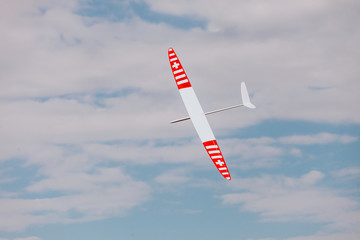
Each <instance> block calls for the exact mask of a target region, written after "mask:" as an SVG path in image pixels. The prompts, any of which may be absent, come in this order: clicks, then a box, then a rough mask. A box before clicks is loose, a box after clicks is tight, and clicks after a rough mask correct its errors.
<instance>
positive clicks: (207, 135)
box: [168, 48, 255, 180]
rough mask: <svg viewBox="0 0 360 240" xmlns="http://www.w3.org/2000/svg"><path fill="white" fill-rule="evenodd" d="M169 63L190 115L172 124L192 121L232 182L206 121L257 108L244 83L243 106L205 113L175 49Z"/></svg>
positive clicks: (211, 155)
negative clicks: (225, 113) (214, 115)
mask: <svg viewBox="0 0 360 240" xmlns="http://www.w3.org/2000/svg"><path fill="white" fill-rule="evenodd" d="M168 56H169V62H170V67H171V70H172V73H173V75H174V78H175V82H176V85H177V87H178V89H179V92H180V95H181V98H182V100H183V102H184V104H185V107H186V110H187V112H188V114H189V117H185V118H180V119H177V120H174V121H171V122H170V123H177V122H181V121H185V120H189V119H191V121H192V123H193V125H194V127H195V130H196V132H197V134H198V135H199V137H200V140H201V142H202V143H203V145H204V147H205V150H206V151H207V153H208V154H209V156H210V158H211V160H212V161H213V163H214V165H215V166H216V168H217V169H218V170H219V172H220V174H221V175H222V176H223V177H224V178H225V179H227V180H231V176H230V173H229V170H228V167H227V165H226V163H225V160H224V157H223V155H222V153H221V150H220V147H219V145H218V143H217V141H216V139H215V136H214V134H213V131H212V130H211V127H210V125H209V122H208V121H207V119H206V116H205V115H208V114H212V113H217V112H221V111H225V110H229V109H233V108H237V107H241V106H245V107H248V108H255V105H253V104H252V103H251V102H250V98H249V94H248V92H247V89H246V85H245V83H244V82H242V83H241V96H242V101H243V104H239V105H234V106H231V107H226V108H222V109H218V110H215V111H211V112H207V113H204V111H203V109H202V107H201V105H200V102H199V100H198V98H197V97H196V94H195V92H194V90H193V88H192V86H191V84H190V81H189V79H188V77H187V75H186V73H185V70H184V68H183V67H182V65H181V63H180V60H179V58H178V56H177V55H176V53H175V51H174V49H173V48H169V50H168Z"/></svg>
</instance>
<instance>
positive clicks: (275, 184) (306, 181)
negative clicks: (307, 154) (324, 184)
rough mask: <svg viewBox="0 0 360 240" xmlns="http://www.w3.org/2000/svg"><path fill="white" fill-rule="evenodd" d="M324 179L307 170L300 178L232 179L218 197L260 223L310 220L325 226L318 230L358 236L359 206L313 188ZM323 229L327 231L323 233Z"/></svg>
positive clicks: (316, 172)
mask: <svg viewBox="0 0 360 240" xmlns="http://www.w3.org/2000/svg"><path fill="white" fill-rule="evenodd" d="M323 177H324V174H323V173H321V172H319V171H311V172H309V173H307V174H305V175H303V176H301V177H300V178H289V177H283V176H264V177H260V178H246V179H235V180H234V181H233V182H232V183H231V184H232V188H233V190H235V191H236V190H237V191H239V190H241V191H240V192H235V193H231V194H224V195H222V200H223V203H224V204H230V205H238V206H239V209H240V210H241V211H250V212H256V213H259V214H260V217H261V220H262V221H280V222H292V221H311V222H318V223H323V224H325V226H326V228H324V229H323V230H322V231H325V232H327V233H329V232H332V231H334V230H335V231H340V232H341V233H344V234H345V233H346V234H349V233H351V234H356V235H357V236H359V234H360V233H359V232H358V229H357V226H358V224H359V216H360V211H359V203H358V202H356V201H354V200H352V199H350V198H346V197H343V196H339V194H338V193H337V192H335V191H333V190H331V189H326V188H321V187H317V186H316V183H317V182H318V181H320V180H321V179H322V178H323ZM325 229H327V230H325Z"/></svg>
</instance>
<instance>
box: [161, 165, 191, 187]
mask: <svg viewBox="0 0 360 240" xmlns="http://www.w3.org/2000/svg"><path fill="white" fill-rule="evenodd" d="M187 175H188V170H187V169H174V170H171V171H167V172H165V173H163V174H161V175H159V176H157V177H156V178H155V181H156V182H158V183H160V184H164V185H173V184H183V183H185V182H187V181H189V180H190V178H189V177H188V176H187Z"/></svg>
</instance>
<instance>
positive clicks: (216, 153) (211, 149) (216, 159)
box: [203, 140, 231, 180]
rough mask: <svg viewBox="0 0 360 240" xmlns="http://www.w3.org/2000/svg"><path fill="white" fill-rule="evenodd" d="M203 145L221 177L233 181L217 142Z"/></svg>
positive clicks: (208, 142)
mask: <svg viewBox="0 0 360 240" xmlns="http://www.w3.org/2000/svg"><path fill="white" fill-rule="evenodd" d="M203 145H204V147H205V149H206V151H207V153H208V154H209V156H210V158H211V160H212V161H213V163H214V165H215V166H216V168H217V169H218V170H219V172H220V173H221V175H223V177H224V178H226V179H227V180H231V176H230V173H229V170H228V168H227V166H226V163H225V160H224V157H223V155H222V153H221V150H220V147H219V145H218V144H217V142H216V140H211V141H207V142H203Z"/></svg>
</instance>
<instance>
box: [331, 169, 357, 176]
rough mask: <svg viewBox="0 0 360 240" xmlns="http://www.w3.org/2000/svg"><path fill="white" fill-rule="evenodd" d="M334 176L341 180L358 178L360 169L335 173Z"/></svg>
mask: <svg viewBox="0 0 360 240" xmlns="http://www.w3.org/2000/svg"><path fill="white" fill-rule="evenodd" d="M332 175H334V176H336V177H340V178H356V177H358V176H359V175H360V168H359V167H348V168H343V169H340V170H338V171H333V172H332Z"/></svg>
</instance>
